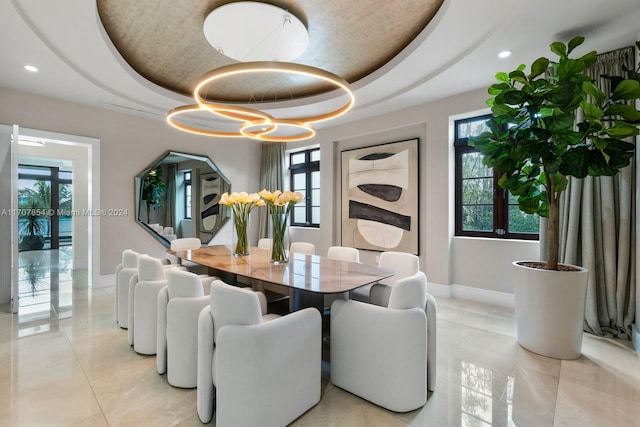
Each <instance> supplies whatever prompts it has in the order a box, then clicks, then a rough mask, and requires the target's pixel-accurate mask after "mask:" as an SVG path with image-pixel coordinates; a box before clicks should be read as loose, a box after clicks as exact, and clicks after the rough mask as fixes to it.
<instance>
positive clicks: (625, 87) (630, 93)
mask: <svg viewBox="0 0 640 427" xmlns="http://www.w3.org/2000/svg"><path fill="white" fill-rule="evenodd" d="M638 98H640V82H639V81H637V80H623V81H621V82H620V83H619V84H618V86H616V90H615V91H614V92H613V95H611V99H613V100H614V101H618V100H621V99H627V100H628V99H638Z"/></svg>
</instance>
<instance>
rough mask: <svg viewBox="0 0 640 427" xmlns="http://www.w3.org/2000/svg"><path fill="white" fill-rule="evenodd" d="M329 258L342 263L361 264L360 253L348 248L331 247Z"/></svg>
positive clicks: (328, 253) (328, 251) (328, 252)
mask: <svg viewBox="0 0 640 427" xmlns="http://www.w3.org/2000/svg"><path fill="white" fill-rule="evenodd" d="M327 258H330V259H337V260H342V261H350V262H360V251H358V250H357V249H356V248H350V247H347V246H331V247H330V248H329V249H328V250H327Z"/></svg>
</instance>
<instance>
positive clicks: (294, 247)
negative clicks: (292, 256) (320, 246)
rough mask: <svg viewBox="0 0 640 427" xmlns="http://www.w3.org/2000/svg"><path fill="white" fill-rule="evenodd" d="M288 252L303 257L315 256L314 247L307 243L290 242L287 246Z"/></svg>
mask: <svg viewBox="0 0 640 427" xmlns="http://www.w3.org/2000/svg"><path fill="white" fill-rule="evenodd" d="M289 252H294V253H298V254H305V255H315V253H316V245H314V244H313V243H309V242H291V245H290V246H289Z"/></svg>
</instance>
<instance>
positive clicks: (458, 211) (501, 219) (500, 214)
mask: <svg viewBox="0 0 640 427" xmlns="http://www.w3.org/2000/svg"><path fill="white" fill-rule="evenodd" d="M490 118H491V114H484V115H480V116H473V117H467V118H464V119H459V120H454V138H453V145H454V152H455V154H454V163H455V166H454V167H455V236H458V237H484V238H491V239H508V240H516V239H517V240H539V239H540V233H539V231H538V233H515V232H510V231H509V206H510V205H509V192H508V191H507V190H505V189H503V188H501V187H500V185H499V184H498V182H499V180H500V177H501V176H502V172H497V171H493V205H492V206H493V230H491V231H475V230H464V229H463V228H462V225H463V224H462V211H463V209H462V206H463V205H462V187H463V186H462V183H463V178H462V169H463V168H462V159H463V157H464V155H465V154H468V153H474V152H478V150H476V149H475V148H474V147H471V146H469V145H468V140H469V139H468V138H466V137H461V136H460V135H459V125H460V124H464V123H469V122H477V121H482V120H488V119H490Z"/></svg>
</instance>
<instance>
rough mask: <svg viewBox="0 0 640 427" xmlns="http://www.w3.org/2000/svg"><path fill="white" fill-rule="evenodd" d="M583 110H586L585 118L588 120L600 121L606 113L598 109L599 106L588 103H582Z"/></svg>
mask: <svg viewBox="0 0 640 427" xmlns="http://www.w3.org/2000/svg"><path fill="white" fill-rule="evenodd" d="M582 109H583V110H584V116H585V118H586V119H587V120H600V119H601V118H602V117H603V116H604V111H602V110H601V109H600V108H598V106H597V105H593V104H590V103H588V102H583V103H582Z"/></svg>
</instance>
